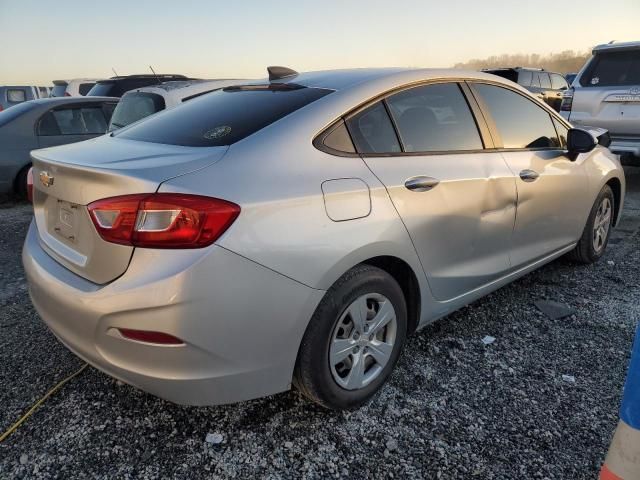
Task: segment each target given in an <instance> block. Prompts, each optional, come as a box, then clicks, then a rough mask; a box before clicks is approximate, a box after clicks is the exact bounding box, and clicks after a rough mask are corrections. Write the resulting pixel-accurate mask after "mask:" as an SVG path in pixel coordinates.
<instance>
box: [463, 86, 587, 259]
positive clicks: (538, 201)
mask: <svg viewBox="0 0 640 480" xmlns="http://www.w3.org/2000/svg"><path fill="white" fill-rule="evenodd" d="M473 90H474V92H475V94H476V96H477V98H478V101H479V103H480V104H481V105H482V107H483V110H484V111H485V112H486V118H487V120H488V122H489V124H490V125H491V127H492V135H493V138H494V141H495V143H496V144H497V146H499V147H502V148H501V151H502V155H503V156H504V159H505V161H506V163H507V165H508V166H509V168H510V169H511V171H512V172H513V174H514V175H515V177H516V185H517V190H518V209H517V213H516V223H515V228H514V231H513V239H512V247H511V263H512V264H513V266H514V267H516V268H517V267H519V266H522V265H524V264H527V263H530V262H532V261H534V260H536V259H539V258H542V257H544V256H546V255H549V254H550V253H553V252H555V251H557V250H559V249H561V248H563V247H566V246H568V245H571V244H572V243H575V242H576V241H577V240H578V239H579V238H580V235H581V234H582V230H583V228H584V225H585V222H586V219H587V216H588V214H589V211H588V209H585V205H588V204H589V201H588V198H587V195H588V193H587V192H588V189H587V175H586V172H585V168H584V164H583V162H582V159H581V158H577V159H572V158H570V157H569V156H568V154H567V151H566V149H565V147H566V134H567V127H566V126H564V124H562V123H561V122H560V121H559V120H558V119H556V118H555V117H554V116H552V115H550V114H549V112H548V111H547V110H545V109H544V108H542V107H541V106H539V105H537V104H536V103H535V102H533V101H531V100H530V99H528V98H526V97H525V96H524V95H522V94H520V93H517V92H515V91H513V90H509V89H507V88H503V87H499V86H496V85H488V84H481V83H476V84H474V85H473Z"/></svg>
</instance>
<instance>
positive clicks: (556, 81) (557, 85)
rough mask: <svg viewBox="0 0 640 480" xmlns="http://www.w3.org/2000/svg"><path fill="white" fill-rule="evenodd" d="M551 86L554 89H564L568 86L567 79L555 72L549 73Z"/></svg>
mask: <svg viewBox="0 0 640 480" xmlns="http://www.w3.org/2000/svg"><path fill="white" fill-rule="evenodd" d="M551 88H553V89H554V90H566V89H567V88H569V85H567V81H566V80H565V79H564V77H563V76H562V75H558V74H557V73H552V74H551Z"/></svg>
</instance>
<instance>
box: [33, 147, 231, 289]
mask: <svg viewBox="0 0 640 480" xmlns="http://www.w3.org/2000/svg"><path fill="white" fill-rule="evenodd" d="M227 148H228V147H182V146H176V145H164V144H155V143H147V142H138V141H134V140H124V139H119V138H112V137H109V136H103V137H100V138H97V139H94V140H89V141H86V142H80V143H76V144H71V145H65V146H62V147H56V148H50V149H42V150H34V151H33V152H31V157H32V159H33V178H34V192H33V193H34V195H33V207H34V216H35V221H36V225H37V227H38V235H39V240H40V244H41V245H42V247H43V248H44V249H45V251H47V253H48V254H49V255H50V256H51V257H53V258H54V259H55V260H56V261H58V262H59V263H60V264H62V265H63V266H65V267H66V268H68V269H69V270H71V271H72V272H74V273H76V274H78V275H80V276H82V277H84V278H86V279H87V280H89V281H91V282H94V283H97V284H104V283H107V282H110V281H112V280H114V279H115V278H117V277H119V276H120V275H122V274H123V273H124V272H125V271H126V269H127V267H128V266H129V261H130V259H131V255H132V253H133V247H129V246H126V245H118V244H114V243H109V242H106V241H104V240H103V239H102V238H101V237H100V235H99V234H98V232H97V231H96V229H95V227H94V225H93V222H92V221H91V218H90V216H89V212H88V210H87V205H88V204H89V203H91V202H93V201H95V200H100V199H103V198H108V197H114V196H119V195H127V194H133V193H153V192H155V191H156V190H157V189H158V186H159V185H160V184H161V183H162V182H164V181H166V180H168V179H170V178H174V177H177V176H180V175H184V174H187V173H190V172H193V171H195V170H199V169H200V168H204V167H206V166H208V165H211V164H212V163H215V162H217V161H218V160H220V159H221V158H222V157H223V156H224V154H225V153H226V151H227Z"/></svg>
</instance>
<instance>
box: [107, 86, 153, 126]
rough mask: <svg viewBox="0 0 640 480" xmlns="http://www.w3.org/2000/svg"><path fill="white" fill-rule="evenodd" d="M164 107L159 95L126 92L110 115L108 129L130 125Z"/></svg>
mask: <svg viewBox="0 0 640 480" xmlns="http://www.w3.org/2000/svg"><path fill="white" fill-rule="evenodd" d="M164 108H165V104H164V98H162V96H160V95H157V94H155V93H146V92H135V93H128V94H127V95H125V96H124V97H122V100H120V101H119V102H118V105H117V106H116V109H115V110H114V112H113V116H112V117H111V124H110V125H109V131H110V132H112V131H114V130H117V129H119V128H122V127H126V126H127V125H131V124H132V123H133V122H137V121H138V120H142V119H143V118H145V117H148V116H149V115H153V114H154V113H156V112H159V111H160V110H164Z"/></svg>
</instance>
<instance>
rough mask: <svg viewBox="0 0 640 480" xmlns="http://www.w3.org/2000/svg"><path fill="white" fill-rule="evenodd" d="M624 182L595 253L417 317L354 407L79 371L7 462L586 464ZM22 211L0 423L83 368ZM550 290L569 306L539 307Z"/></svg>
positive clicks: (31, 422)
mask: <svg viewBox="0 0 640 480" xmlns="http://www.w3.org/2000/svg"><path fill="white" fill-rule="evenodd" d="M627 179H628V182H629V186H628V187H629V189H630V190H631V191H630V192H629V197H628V203H627V205H626V209H625V217H624V221H623V223H622V225H621V226H620V228H619V229H618V230H616V231H615V234H614V237H613V238H612V241H611V244H610V247H609V249H608V252H607V254H606V256H605V258H603V259H602V260H601V261H600V262H599V263H598V264H596V265H592V266H576V265H573V264H571V263H569V262H568V261H566V260H564V259H560V260H558V261H556V262H554V263H552V264H550V265H547V266H546V267H544V268H542V269H541V270H539V271H537V272H535V273H532V274H530V275H528V276H526V277H525V278H523V279H521V280H519V281H517V282H515V283H513V284H511V285H510V286H507V287H505V288H502V289H501V290H499V291H497V292H495V293H494V294H492V295H490V296H489V297H486V298H485V299H483V300H480V301H477V302H475V303H474V304H472V305H470V306H468V307H466V308H464V309H463V310H461V311H459V312H457V313H455V314H453V315H450V316H449V317H448V318H446V319H444V320H441V321H439V322H437V323H435V324H433V325H431V326H429V327H427V328H426V329H424V330H422V331H421V332H420V333H418V334H416V335H414V336H413V337H412V338H411V339H410V340H409V342H408V345H407V346H406V348H405V351H404V353H403V356H402V358H401V361H400V363H399V365H398V368H397V369H396V371H395V373H394V375H393V376H392V378H391V381H390V383H389V384H388V385H387V386H386V387H385V388H384V389H383V390H382V392H381V394H380V395H378V396H377V397H376V398H375V399H374V400H373V401H372V402H371V403H369V404H368V405H367V406H365V407H363V408H361V409H360V410H358V411H356V412H351V413H334V412H326V411H323V410H321V409H320V408H318V407H316V406H314V405H311V404H309V403H308V402H307V401H305V400H304V399H302V398H301V397H300V396H299V395H298V394H296V393H295V392H288V393H284V394H280V395H276V396H273V397H269V398H265V399H260V400H255V401H251V402H245V403H241V404H237V405H230V406H224V407H210V408H194V407H181V406H177V405H173V404H170V403H167V402H165V401H163V400H159V399H157V398H154V397H152V396H150V395H147V394H145V393H142V392H140V391H138V390H136V389H134V388H132V387H129V386H127V385H124V384H122V383H120V382H117V381H115V380H113V379H111V378H110V377H108V376H106V375H104V374H102V373H100V372H99V371H97V370H95V369H92V368H89V369H87V370H85V372H83V373H82V374H81V375H80V376H78V377H77V378H75V379H74V380H72V381H71V382H70V383H69V384H67V385H66V386H64V387H63V388H62V389H61V390H60V391H59V392H58V393H57V394H55V395H54V396H53V397H51V398H50V399H49V400H48V401H47V402H46V403H45V404H44V405H43V406H42V407H41V408H40V409H38V410H37V411H36V413H35V414H34V415H33V416H32V417H31V418H29V419H28V420H27V422H26V423H24V424H23V425H22V426H21V427H20V428H19V429H18V430H17V431H16V432H15V433H14V434H13V435H11V436H10V437H9V438H8V439H7V440H6V441H5V442H4V443H2V444H0V477H1V478H9V477H12V478H72V477H83V478H106V477H117V478H153V477H164V478H166V477H171V478H200V477H210V478H226V477H231V478H256V477H261V478H262V477H267V478H292V477H294V478H329V477H349V478H397V477H403V478H404V477H413V478H465V479H466V478H481V479H493V478H500V479H503V478H510V479H511V478H513V479H516V478H517V479H523V478H553V479H556V478H563V479H570V478H595V477H596V474H597V471H598V469H599V467H600V465H601V463H602V461H603V458H604V455H605V453H606V450H607V447H608V444H609V439H610V436H611V434H612V431H613V429H614V428H615V425H616V423H617V418H618V404H619V401H620V394H621V388H622V385H623V382H624V377H625V371H626V365H627V362H628V358H629V350H630V346H631V342H632V339H633V334H634V331H635V327H636V324H637V323H638V319H640V304H639V303H640V302H639V301H638V298H639V297H640V278H639V277H638V264H639V262H640V242H639V240H640V229H639V227H640V170H637V169H636V170H634V171H632V170H628V171H627ZM29 220H30V209H29V207H28V206H27V205H21V204H4V205H2V206H0V252H2V255H1V256H0V268H1V271H2V277H1V278H0V333H1V335H0V373H1V376H0V379H1V388H0V431H4V430H5V429H6V428H8V427H9V426H10V425H11V424H12V423H13V422H14V421H15V420H16V419H17V418H18V417H19V416H20V415H21V414H22V413H23V412H25V411H26V410H27V409H28V408H29V407H30V406H31V405H32V404H33V403H34V402H35V401H37V400H38V399H39V398H40V397H41V396H42V395H43V394H44V393H45V392H46V391H47V390H48V389H49V388H50V387H51V386H53V385H54V384H55V383H56V382H57V381H59V380H60V379H62V378H64V377H65V376H67V375H69V374H70V373H72V372H73V371H75V370H77V369H78V368H79V367H80V366H81V365H82V362H81V361H80V360H78V359H77V358H76V357H74V356H73V355H72V354H71V353H69V352H68V351H67V350H66V349H65V348H64V347H63V346H62V345H60V344H59V343H58V342H57V341H56V340H55V338H54V337H53V336H52V335H51V334H50V333H49V332H48V331H47V329H46V328H45V327H44V325H43V324H42V323H41V321H40V320H39V318H38V315H37V314H36V313H35V311H34V310H33V308H32V307H31V304H30V302H29V299H28V295H27V291H26V287H25V281H24V274H23V271H22V267H21V265H20V258H19V253H20V250H21V244H22V239H23V237H24V235H25V231H26V228H27V226H28V222H29ZM545 299H548V300H553V301H557V302H560V303H562V304H564V305H566V306H568V307H570V308H571V309H573V310H574V312H575V313H574V315H572V316H570V317H566V318H564V319H559V320H553V319H550V318H548V317H546V316H545V315H544V314H543V313H542V312H541V311H540V310H539V309H538V308H537V307H536V306H535V305H534V302H537V301H540V300H545ZM487 335H490V336H493V337H495V338H496V340H495V342H494V343H493V344H490V345H484V344H483V343H482V341H481V339H482V338H483V337H485V336H487ZM563 375H568V376H572V377H575V382H572V381H570V380H571V378H569V377H566V378H565V379H563ZM208 433H218V434H221V435H222V443H220V444H219V445H214V444H210V443H207V442H206V441H205V438H206V436H207V434H208Z"/></svg>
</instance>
